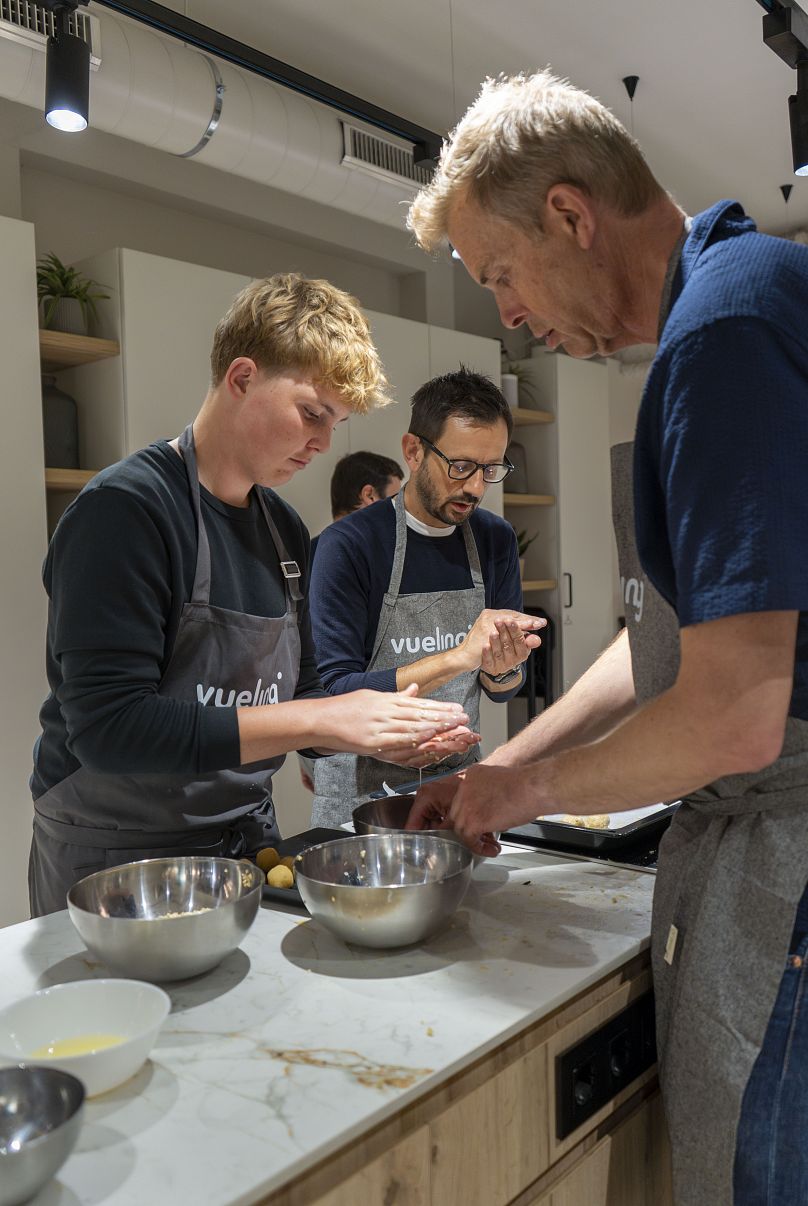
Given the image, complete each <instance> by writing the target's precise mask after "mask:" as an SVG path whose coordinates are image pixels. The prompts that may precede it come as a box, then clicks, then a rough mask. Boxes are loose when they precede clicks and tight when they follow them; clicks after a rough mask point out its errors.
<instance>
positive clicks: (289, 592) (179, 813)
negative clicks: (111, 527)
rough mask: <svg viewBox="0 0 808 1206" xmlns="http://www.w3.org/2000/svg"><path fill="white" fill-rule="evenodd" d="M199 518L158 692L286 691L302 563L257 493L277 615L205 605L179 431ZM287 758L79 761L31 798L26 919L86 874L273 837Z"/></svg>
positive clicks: (244, 700)
mask: <svg viewBox="0 0 808 1206" xmlns="http://www.w3.org/2000/svg"><path fill="white" fill-rule="evenodd" d="M179 447H180V450H181V452H182V454H183V457H184V460H185V467H186V472H187V474H188V483H189V488H190V494H191V501H192V504H193V508H194V514H195V516H196V527H197V561H196V573H195V576H194V585H193V590H192V593H191V599H190V602H188V603H186V604H185V605H184V607H183V609H182V614H181V617H180V623H179V628H178V630H177V637H176V640H175V642H174V648H173V651H172V653H171V657H170V659H169V663H168V666H167V667H166V671H165V674H164V675H163V678H162V680H161V682H160V686H159V688H158V691H159V694H160V695H165V696H169V697H170V698H171V699H176V700H178V701H181V702H183V703H189V704H203V705H205V706H207V707H248V706H257V705H260V704H274V703H281V702H285V701H287V700H290V699H292V698H293V696H294V693H295V688H296V685H297V677H298V669H299V666H300V634H299V631H298V624H297V604H298V602H299V600H300V598H301V595H300V590H299V587H298V582H297V579H298V576H299V571H298V568H297V566H296V564H295V563H294V562H293V561H291V559H290V558H289V555H288V553H287V551H286V549H285V547H284V544H283V541H282V539H281V537H280V533H279V532H278V530H277V528H276V526H275V524H274V522H273V520H272V517H271V515H270V514H269V511H268V510H267V507H266V504H265V502H264V499H263V496H262V492H261V490H256V495H257V498H258V502H259V505H260V507H261V511H262V514H263V517H264V519H265V521H266V524H267V527H268V529H269V534H270V537H271V539H272V544H273V545H274V548H275V550H276V552H277V556H278V560H279V561H280V563H281V568H282V572H283V573H284V579H285V583H286V611H285V613H284V615H282V616H279V617H269V618H267V617H265V616H254V615H248V614H246V613H244V612H239V611H230V610H228V609H226V608H223V607H212V606H211V604H210V582H211V562H210V546H209V544H208V538H207V534H206V532H205V526H204V522H203V520H202V508H201V505H200V498H199V477H198V473H197V467H196V454H195V451H194V440H193V430H192V428H191V427H187V428H186V429H185V431H184V432H183V433H182V435H181V436H180V439H179ZM282 762H283V755H281V756H278V757H276V758H270V759H267V760H266V761H263V762H253V763H250V764H249V765H247V766H240V767H237V768H235V769H232V770H222V771H213V772H211V773H207V774H143V775H126V774H121V775H115V774H98V773H96V772H95V771H91V770H88V769H87V768H86V767H80V768H79V769H78V770H77V771H74V773H73V774H72V775H69V776H68V777H67V779H64V780H63V781H62V782H61V783H59V784H57V785H56V787H53V788H51V790H50V791H47V792H46V793H45V794H44V795H43V796H40V798H39V799H38V800H36V802H35V804H34V808H35V817H34V839H33V844H32V846H31V860H30V864H29V871H28V883H29V891H30V896H31V911H32V915H33V916H38V915H41V914H43V913H50V912H54V911H55V910H57V909H63V908H64V907H65V894H66V892H67V891H68V889H69V888H70V887H71V885H72V884H74V883H75V882H76V881H77V880H79V879H81V878H82V877H83V876H85V875H89V874H90V873H91V872H93V871H98V870H101V869H102V868H104V867H112V866H116V865H117V864H119V863H127V862H133V861H135V860H137V859H142V858H158V857H162V856H168V855H175V854H206V855H225V856H231V857H239V856H240V855H241V854H244V853H249V852H251V851H254V850H256V849H258V848H259V847H260V846H262V845H265V844H268V843H270V842H271V841H273V840H277V838H278V837H279V834H278V829H277V826H276V824H275V810H274V808H273V805H272V794H271V783H272V776H273V774H274V772H275V771H276V770H277V769H278V767H279V766H280V765H281V763H282Z"/></svg>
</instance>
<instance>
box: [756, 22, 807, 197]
mask: <svg viewBox="0 0 808 1206" xmlns="http://www.w3.org/2000/svg"><path fill="white" fill-rule="evenodd" d="M758 4H760V6H761V8H764V9H765V10H766V14H765V16H764V18H763V41H764V42H765V43H766V45H767V46H768V47H769V48H770V49H771V50H773V51H774V53H775V54H776V55H778V56H779V57H780V58H781V59H782V60H783V62H784V63H787V64H788V66H789V67H791V68H793V69H794V70H795V71H796V72H797V91H796V92H795V93H794V95H793V96H790V97H789V98H788V118H789V124H790V126H791V155H792V159H793V163H794V174H795V175H796V176H808V14H806V13H805V12H803V10H802V9H801V8H800V6H799V5H798V4H797V3H796V0H758Z"/></svg>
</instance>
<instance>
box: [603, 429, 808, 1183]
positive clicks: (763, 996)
mask: <svg viewBox="0 0 808 1206" xmlns="http://www.w3.org/2000/svg"><path fill="white" fill-rule="evenodd" d="M632 447H633V446H632V445H626V444H623V445H618V446H617V447H616V448H615V449H613V451H612V471H613V480H612V499H613V510H614V521H615V533H616V537H617V545H618V559H619V564H620V574H621V579H622V582H623V583H624V598H625V600H626V626H627V628H628V636H629V642H630V646H631V662H632V672H633V675H634V682H635V689H636V694H637V700H638V702H639V703H646V702H648V701H649V700H650V699H653V698H654V697H655V696H656V695H658V694H660V693H661V692H662V691H665V690H667V689H668V688H669V687H670V686H671V685H672V684H673V682H674V681H675V679H676V676H677V673H678V668H679V629H678V623H677V620H676V616H675V613H674V611H673V609H672V608H671V607H669V606H668V604H667V603H666V602H665V601H664V599H662V598H661V596H660V595H659V594H658V593H657V592H656V591H655V590H654V588H653V586H652V585H651V583H650V582H649V581H648V579H647V578H646V577H645V575H644V574H643V572H642V569H641V567H640V564H639V558H638V555H637V550H636V543H635V539H634V504H633V492H632V481H633V471H632V460H631V455H630V454H631V450H632ZM635 584H636V585H635ZM806 881H808V723H807V722H805V721H802V720H797V719H795V718H793V717H790V718H789V719H788V722H787V726H786V734H785V743H784V746H783V752H782V754H781V755H780V757H779V758H778V760H777V761H776V762H775V763H774V764H773V765H772V766H770V767H767V768H766V769H765V770H763V771H759V772H757V773H755V774H746V775H731V776H727V777H725V778H723V779H718V780H716V781H715V782H714V783H711V784H709V785H708V786H707V787H704V788H702V789H701V790H699V791H696V792H694V793H693V794H692V795H690V796H688V797H687V798H686V799H685V800H684V801H683V803H682V805H681V807H680V808H679V809H678V811H677V813H676V815H675V816H674V819H673V823H672V824H671V826H670V829H669V830H668V832H667V833H666V834H665V837H664V838H663V840H662V843H661V846H660V852H659V867H658V871H657V881H656V888H655V891H654V908H653V920H652V934H651V945H652V961H653V970H654V989H655V992H656V1013H657V1043H658V1048H659V1063H660V1080H661V1084H662V1093H663V1098H664V1101H665V1111H666V1114H667V1119H668V1126H669V1130H670V1134H671V1139H672V1148H673V1173H674V1197H675V1202H676V1206H731V1203H732V1175H733V1164H734V1157H735V1138H736V1133H737V1128H738V1120H739V1116H740V1112H741V1105H742V1101H743V1094H744V1089H745V1087H746V1084H747V1081H748V1080H749V1076H750V1074H751V1071H752V1067H753V1065H754V1062H755V1060H756V1058H757V1055H758V1053H759V1051H760V1047H761V1044H762V1042H763V1037H764V1034H765V1031H766V1027H767V1024H768V1021H769V1016H770V1014H771V1012H772V1009H773V1007H774V1002H775V998H776V996H777V991H778V988H779V985H780V979H781V977H782V974H783V970H784V968H785V962H786V956H787V954H788V949H789V940H790V937H791V930H792V926H793V923H794V915H795V913H796V909H797V905H798V903H799V900H800V897H801V896H802V893H803V891H804V889H805V885H806Z"/></svg>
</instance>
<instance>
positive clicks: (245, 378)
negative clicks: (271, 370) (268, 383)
mask: <svg viewBox="0 0 808 1206" xmlns="http://www.w3.org/2000/svg"><path fill="white" fill-rule="evenodd" d="M258 376H259V369H258V365H257V364H256V363H255V361H254V360H251V359H250V358H249V356H238V357H236V359H235V360H231V362H230V364H229V366H228V369H227V372H226V373H225V375H224V379H223V381H222V384H223V385H224V386H225V388H226V389H227V392H228V393H229V394H230V396H231V397H232V398H234V399H238V400H243V398H244V397H245V395H246V393H247V391H248V389H249V387H250V386H251V385H254V384H255V382H256V381H257V380H258Z"/></svg>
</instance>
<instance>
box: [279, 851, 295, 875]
mask: <svg viewBox="0 0 808 1206" xmlns="http://www.w3.org/2000/svg"><path fill="white" fill-rule="evenodd" d="M294 865H295V860H294V858H293V857H292V855H291V854H287V856H286V858H282V859H281V866H282V867H288V868H289V870H290V871H292V870H293V869H294Z"/></svg>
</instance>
